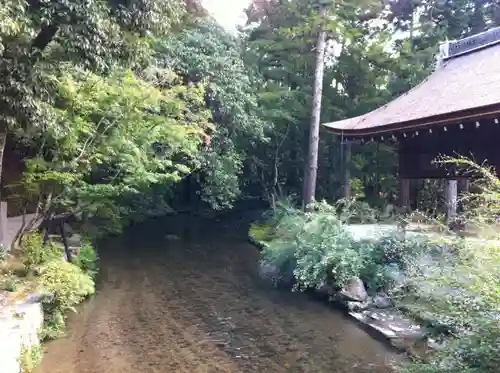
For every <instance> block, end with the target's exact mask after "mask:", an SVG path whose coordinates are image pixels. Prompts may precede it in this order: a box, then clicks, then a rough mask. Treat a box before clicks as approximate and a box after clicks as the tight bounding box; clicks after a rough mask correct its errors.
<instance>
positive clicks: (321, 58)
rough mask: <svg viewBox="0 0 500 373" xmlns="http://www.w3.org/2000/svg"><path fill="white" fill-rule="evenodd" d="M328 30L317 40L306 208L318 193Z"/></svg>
mask: <svg viewBox="0 0 500 373" xmlns="http://www.w3.org/2000/svg"><path fill="white" fill-rule="evenodd" d="M325 14H326V8H324V7H323V9H322V10H321V16H324V15H325ZM325 48H326V32H325V31H324V30H323V29H321V30H320V31H319V33H318V39H317V41H316V68H315V72H314V86H313V102H312V113H311V124H310V127H309V151H308V156H307V166H306V170H305V175H304V189H303V191H304V194H303V198H302V201H303V205H304V208H307V206H308V205H309V204H310V203H311V202H313V201H314V198H315V194H316V177H317V173H318V149H319V125H320V115H321V95H322V93H323V75H324V70H325Z"/></svg>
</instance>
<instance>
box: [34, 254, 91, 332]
mask: <svg viewBox="0 0 500 373" xmlns="http://www.w3.org/2000/svg"><path fill="white" fill-rule="evenodd" d="M38 284H39V289H40V291H41V292H43V293H46V294H48V296H47V297H45V299H43V300H42V304H43V308H44V313H45V323H44V327H43V330H42V335H41V337H42V339H54V338H58V337H60V336H62V335H63V334H64V331H65V315H66V314H67V312H69V311H75V306H76V305H77V304H79V303H81V302H82V301H83V300H84V299H85V298H87V297H88V296H90V295H92V294H93V293H94V291H95V289H94V281H93V280H92V278H91V277H90V276H89V275H88V274H86V273H85V272H83V271H82V270H81V269H80V268H79V267H77V266H76V265H74V264H72V263H68V262H65V261H63V260H62V259H59V260H53V261H51V262H49V263H47V265H45V266H44V269H43V272H42V274H41V276H40V277H39V278H38Z"/></svg>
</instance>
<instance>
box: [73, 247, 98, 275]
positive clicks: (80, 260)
mask: <svg viewBox="0 0 500 373" xmlns="http://www.w3.org/2000/svg"><path fill="white" fill-rule="evenodd" d="M97 259H98V257H97V253H96V251H95V250H94V248H93V246H92V245H91V244H90V243H89V242H85V243H84V244H83V246H82V247H81V249H80V254H79V255H78V256H77V257H76V258H73V264H75V265H76V266H78V267H80V269H81V270H82V271H83V272H85V273H86V274H88V275H89V276H90V277H92V278H93V277H95V275H96V274H97Z"/></svg>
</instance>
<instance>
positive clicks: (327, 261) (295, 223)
mask: <svg viewBox="0 0 500 373" xmlns="http://www.w3.org/2000/svg"><path fill="white" fill-rule="evenodd" d="M269 221H270V222H272V223H273V224H274V229H273V230H274V238H273V239H272V240H271V241H270V242H268V245H267V247H265V248H264V250H263V253H262V255H263V259H264V261H265V262H267V263H271V264H274V265H276V266H277V267H279V269H280V272H281V274H282V276H284V277H289V276H290V274H291V273H293V276H294V277H295V279H296V281H297V287H298V288H302V289H307V288H314V287H317V286H319V285H320V284H322V283H324V282H328V283H330V284H332V285H333V286H336V287H341V286H342V285H343V284H344V283H345V282H346V281H347V280H348V279H349V278H350V277H352V276H356V275H358V274H359V272H360V269H361V266H362V255H361V252H360V251H359V250H358V249H359V247H358V246H357V245H355V243H354V240H353V238H352V236H351V235H350V234H349V232H348V230H347V228H346V226H345V224H344V223H343V222H342V221H341V220H340V219H339V218H338V216H337V212H336V209H335V207H333V206H330V205H328V204H326V203H318V204H315V205H314V206H313V207H312V211H311V212H307V213H304V212H302V211H300V210H298V209H293V208H290V207H289V206H286V205H284V206H280V207H279V209H278V210H277V213H276V215H275V216H273V217H271V218H270V219H269Z"/></svg>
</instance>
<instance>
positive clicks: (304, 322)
mask: <svg viewBox="0 0 500 373" xmlns="http://www.w3.org/2000/svg"><path fill="white" fill-rule="evenodd" d="M232 220H233V221H232V222H231V225H225V224H224V222H214V223H209V222H207V221H199V220H191V221H188V223H189V224H188V223H186V222H184V221H182V219H180V218H177V219H176V220H173V221H168V220H165V221H156V222H153V223H149V224H147V225H146V226H143V227H140V228H135V229H131V230H130V231H129V232H128V234H127V235H124V236H122V237H120V238H117V239H114V240H110V241H109V242H107V243H106V244H105V245H102V246H103V247H102V248H101V263H100V265H101V268H102V271H101V276H100V279H99V284H98V289H99V291H98V294H97V295H96V296H95V297H94V298H93V299H91V300H90V301H89V302H87V303H86V304H84V305H83V306H82V307H81V308H80V309H79V313H78V314H76V315H72V316H71V317H70V319H69V333H68V336H67V337H66V338H64V339H60V340H57V341H54V342H51V343H48V344H47V351H46V354H45V357H44V360H43V362H42V365H41V366H40V367H39V368H38V369H37V373H115V372H116V373H146V372H147V373H160V372H161V373H169V372H176V373H205V372H207V373H208V372H210V373H211V372H213V373H226V372H227V373H229V372H231V373H244V372H245V373H246V372H259V373H274V372H276V373H281V372H303V373H315V372H318V373H326V372H328V373H332V372H339V373H340V372H342V373H344V372H346V373H347V372H349V373H357V372H373V373H378V372H380V373H382V372H384V373H385V372H390V371H391V369H390V365H391V359H394V358H395V356H394V355H392V354H391V352H390V351H388V350H387V349H386V347H385V346H383V345H382V344H380V343H379V342H376V341H375V340H373V339H372V338H371V337H369V336H368V335H367V334H366V333H365V332H363V331H362V330H360V329H359V328H358V327H357V326H356V325H355V324H353V323H352V322H351V321H350V320H348V319H346V318H344V316H343V315H341V314H340V313H339V312H336V311H334V310H332V309H330V308H328V307H326V306H325V305H323V304H320V303H317V302H312V301H310V300H308V299H306V297H305V296H304V295H303V294H294V293H287V292H283V291H278V290H274V289H270V288H269V287H268V286H267V285H265V284H263V283H262V282H261V281H260V280H259V279H258V277H256V275H255V273H256V265H257V260H258V252H257V251H256V250H255V249H254V248H253V247H252V246H250V245H249V244H247V243H246V240H245V229H246V227H245V226H244V224H243V223H241V224H238V223H237V222H235V221H234V220H235V219H232ZM176 232H178V233H176ZM169 234H170V235H172V234H177V235H178V236H177V238H178V239H176V237H174V236H168V235H169Z"/></svg>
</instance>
